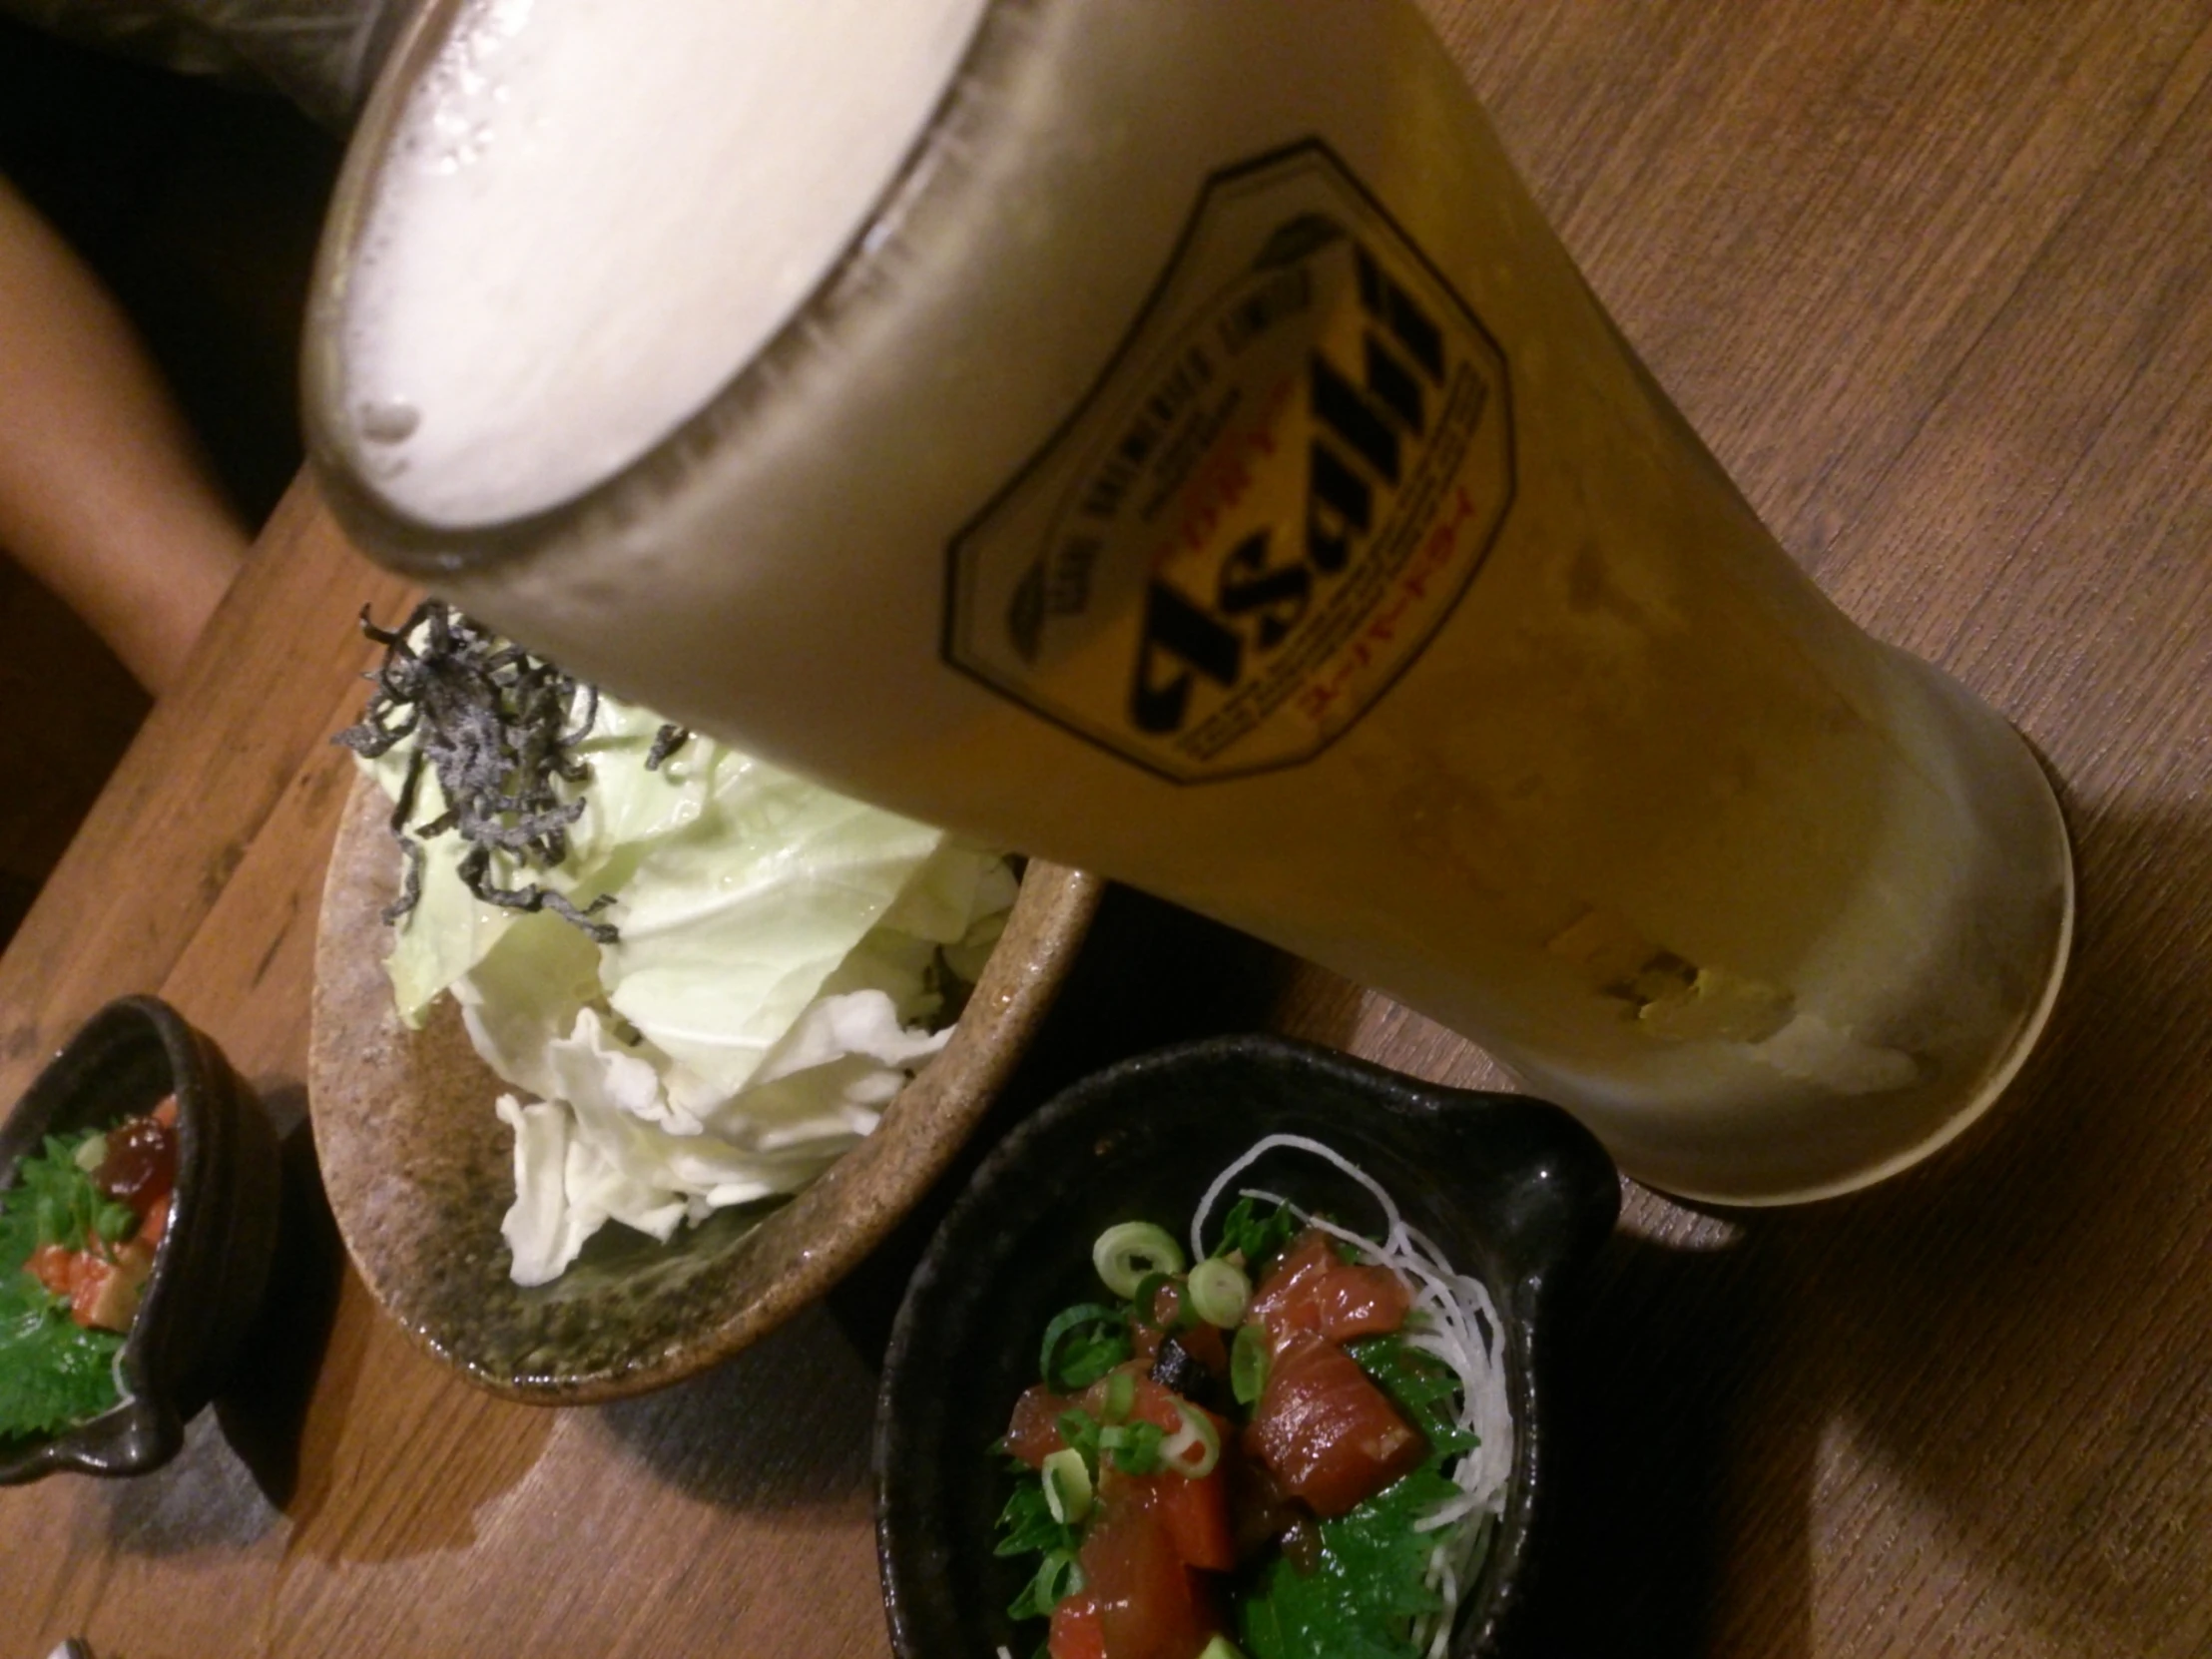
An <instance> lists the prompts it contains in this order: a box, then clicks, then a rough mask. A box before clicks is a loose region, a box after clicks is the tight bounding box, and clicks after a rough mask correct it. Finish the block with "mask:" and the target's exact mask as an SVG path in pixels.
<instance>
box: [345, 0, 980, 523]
mask: <svg viewBox="0 0 2212 1659" xmlns="http://www.w3.org/2000/svg"><path fill="white" fill-rule="evenodd" d="M984 5H985V0H895V3H893V4H886V3H885V0H662V3H660V4H656V5H652V6H640V5H638V4H636V3H635V0H470V3H469V4H468V5H467V6H465V7H464V8H463V10H462V12H461V14H460V17H459V19H458V21H457V23H456V25H455V27H454V28H453V30H452V33H451V34H450V35H449V37H448V39H447V41H446V43H445V45H444V47H443V48H442V50H441V51H440V53H439V55H438V58H437V60H436V61H435V63H434V64H433V66H432V68H431V70H430V72H429V73H428V74H427V75H426V76H425V77H424V78H423V79H422V81H421V82H420V83H419V85H418V86H417V88H416V90H415V92H414V93H413V95H412V97H411V99H410V102H409V104H408V107H407V109H406V111H405V113H404V115H403V118H402V120H401V122H400V125H399V129H398V132H397V134H396V137H395V141H394V144H393V147H392V151H391V154H390V156H389V158H388V160H387V162H386V165H385V168H384V171H383V175H382V178H381V181H380V184H379V186H378V189H377V192H376V197H375V200H374V202H373V203H372V204H371V206H370V209H369V212H368V214H367V218H366V222H365V225H364V228H363V234H362V237H361V239H360V242H359V245H358V254H357V258H356V263H355V268H354V270H353V272H352V273H351V275H350V277H349V281H348V286H347V290H346V299H345V314H344V321H343V326H342V332H341V349H342V356H343V362H342V370H341V372H342V384H343V387H344V397H345V409H346V415H347V418H348V419H349V420H350V421H351V422H352V424H353V428H354V432H355V435H356V438H357V439H358V440H359V443H360V451H361V453H362V454H363V456H364V457H365V459H366V464H367V465H368V467H369V469H370V471H371V473H372V475H373V476H374V477H375V478H376V479H377V481H378V483H379V485H380V486H381V488H382V489H383V490H384V491H385V492H386V493H387V494H388V495H389V496H390V498H391V499H392V500H393V501H394V502H395V503H396V504H397V505H399V506H400V507H402V508H403V509H405V510H407V511H409V512H411V513H413V514H415V515H416V516H418V517H420V518H423V519H426V520H428V521H430V522H431V523H434V524H440V525H447V526H454V525H465V524H482V523H489V522H495V521H498V520H502V519H507V518H512V517H515V516H517V515H519V514H523V513H528V512H533V511H536V510H539V509H542V508H546V507H550V506H553V505H556V504H558V503H559V502H561V501H564V500H567V499H569V498H571V497H573V496H574V495H576V494H577V493H578V492H580V491H581V490H583V489H585V488H588V487H589V486H591V485H593V484H595V483H598V482H600V481H601V480H603V479H605V478H607V477H608V476H610V475H611V474H613V473H615V472H616V471H619V470H620V469H621V468H622V467H623V466H625V465H626V464H628V463H629V462H630V461H632V460H634V459H636V458H637V456H639V455H640V454H642V453H643V452H644V451H645V450H646V449H648V448H649V447H651V445H652V444H653V443H654V442H655V441H656V440H657V439H659V438H660V437H662V436H664V435H665V434H666V433H668V432H669V431H671V430H672V429H673V428H675V427H676V426H677V425H679V424H680V423H681V422H682V421H683V420H684V419H685V417H687V416H688V415H690V414H692V413H693V412H694V411H696V410H697V409H698V408H700V407H701V406H702V405H703V404H704V403H706V402H707V401H708V399H709V398H711V397H712V396H713V394H714V393H715V392H716V391H717V390H718V389H719V388H720V387H721V386H723V385H724V384H725V383H726V382H727V381H728V380H729V379H730V378H731V377H732V375H733V374H735V373H736V372H737V370H738V369H739V368H740V367H742V366H743V365H744V364H745V363H746V362H747V361H748V360H749V359H750V358H751V357H752V356H753V354H754V353H755V352H756V351H758V350H759V349H760V348H761V346H762V345H763V344H764V343H765V342H766V341H767V340H768V338H769V336H770V335H771V334H773V333H774V332H775V331H776V329H777V328H778V327H779V326H780V325H781V324H782V323H783V322H784V321H785V320H786V319H787V318H788V317H789V316H790V315H791V314H792V312H793V311H794V310H795V308H797V306H798V305H799V304H800V303H801V301H802V300H804V299H805V297H806V296H807V294H808V293H809V292H810V291H811V290H812V289H813V288H814V286H815V285H816V284H817V283H818V282H819V281H820V280H821V278H822V277H823V276H824V274H825V273H826V272H827V271H828V269H829V268H830V265H831V264H832V263H833V261H834V260H835V259H836V257H837V255H838V254H839V253H840V252H841V251H842V249H843V248H844V246H845V245H846V244H847V243H848V242H849V241H850V240H851V239H852V237H853V236H854V235H855V234H856V233H857V231H858V230H859V228H860V226H861V224H862V222H863V220H864V219H865V217H866V215H867V213H868V210H869V209H870V208H871V207H872V206H873V205H874V203H875V202H876V201H877V200H878V199H879V198H880V196H881V195H882V193H883V191H884V190H885V188H886V187H887V186H888V185H889V183H890V181H891V179H892V178H893V177H894V175H895V174H896V172H897V170H898V167H899V165H900V163H901V162H902V161H903V160H904V158H905V156H906V155H907V153H908V151H909V150H910V148H911V147H912V145H913V143H914V142H915V139H916V137H917V135H918V134H919V132H920V131H921V129H922V126H923V124H924V123H925V122H926V121H927V119H928V117H929V114H930V112H931V110H932V109H933V108H934V107H935V105H936V103H937V101H938V99H939V97H940V96H941V95H942V93H943V90H944V87H945V85H946V83H947V81H948V80H949V79H950V77H951V75H952V73H953V72H954V70H955V68H956V67H957V65H958V62H959V59H960V56H961V53H962V51H963V49H964V48H965V47H966V45H967V43H968V40H969V38H970V37H971V35H972V34H973V32H974V29H975V26H976V23H977V21H978V19H979V17H980V15H981V13H982V11H983V7H984Z"/></svg>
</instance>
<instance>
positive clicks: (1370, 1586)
mask: <svg viewBox="0 0 2212 1659" xmlns="http://www.w3.org/2000/svg"><path fill="white" fill-rule="evenodd" d="M1458 1490H1459V1489H1458V1487H1456V1486H1454V1485H1453V1484H1452V1483H1451V1482H1450V1481H1449V1480H1447V1479H1445V1478H1444V1476H1443V1474H1442V1473H1441V1472H1440V1470H1439V1468H1438V1466H1437V1460H1436V1459H1435V1458H1434V1457H1433V1456H1432V1457H1431V1458H1430V1460H1429V1461H1428V1462H1426V1463H1424V1464H1422V1465H1421V1466H1420V1467H1419V1468H1417V1469H1415V1470H1414V1471H1413V1472H1412V1473H1410V1474H1408V1475H1405V1476H1404V1477H1402V1478H1401V1479H1399V1480H1397V1481H1394V1482H1393V1483H1391V1484H1390V1485H1388V1486H1386V1487H1384V1488H1383V1490H1382V1491H1380V1492H1378V1493H1377V1494H1376V1495H1375V1496H1374V1497H1371V1498H1369V1499H1368V1501H1367V1502H1365V1503H1363V1504H1361V1505H1360V1507H1359V1508H1357V1509H1355V1510H1353V1511H1352V1512H1351V1513H1350V1514H1349V1515H1340V1516H1339V1517H1337V1518H1336V1519H1335V1520H1325V1521H1323V1522H1322V1523H1321V1556H1320V1560H1319V1562H1318V1563H1317V1564H1316V1565H1315V1567H1314V1570H1313V1571H1312V1572H1310V1573H1302V1572H1300V1571H1299V1570H1298V1568H1297V1567H1295V1566H1293V1565H1292V1564H1291V1562H1289V1561H1288V1560H1284V1559H1278V1560H1276V1561H1275V1562H1273V1563H1272V1564H1271V1565H1270V1566H1269V1568H1268V1570H1267V1573H1266V1576H1265V1578H1264V1579H1263V1581H1262V1583H1261V1585H1260V1587H1259V1589H1258V1590H1256V1591H1255V1592H1254V1593H1253V1594H1252V1595H1250V1596H1248V1597H1246V1598H1245V1600H1244V1602H1243V1604H1242V1606H1241V1607H1240V1608H1239V1610H1238V1633H1239V1635H1240V1636H1241V1638H1242V1640H1243V1644H1244V1649H1245V1652H1246V1653H1247V1654H1248V1655H1250V1659H1418V1654H1417V1652H1416V1650H1415V1649H1414V1647H1413V1645H1412V1642H1411V1641H1410V1639H1409V1637H1408V1634H1407V1632H1408V1629H1409V1627H1410V1625H1411V1622H1412V1620H1413V1619H1414V1618H1415V1617H1417V1616H1418V1615H1420V1614H1422V1613H1426V1612H1431V1611H1433V1610H1434V1609H1435V1608H1436V1607H1437V1606H1439V1605H1440V1602H1439V1601H1438V1598H1437V1596H1436V1594H1435V1592H1434V1591H1432V1590H1430V1589H1429V1588H1427V1586H1426V1585H1425V1584H1424V1583H1423V1582H1422V1575H1423V1574H1424V1573H1425V1572H1426V1570H1427V1566H1428V1557H1429V1552H1430V1551H1431V1550H1432V1549H1433V1548H1434V1547H1435V1544H1436V1541H1437V1535H1436V1534H1435V1533H1434V1532H1422V1531H1417V1530H1415V1527H1416V1525H1417V1523H1418V1522H1419V1520H1420V1519H1421V1517H1422V1516H1424V1515H1427V1514H1430V1513H1433V1512H1434V1510H1435V1509H1436V1508H1437V1507H1438V1506H1439V1505H1440V1504H1443V1503H1445V1502H1447V1501H1449V1500H1450V1499H1451V1498H1453V1497H1455V1496H1456V1495H1457V1494H1458Z"/></svg>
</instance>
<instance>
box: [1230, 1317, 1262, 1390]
mask: <svg viewBox="0 0 2212 1659" xmlns="http://www.w3.org/2000/svg"><path fill="white" fill-rule="evenodd" d="M1267 1385H1268V1334H1267V1331H1266V1329H1265V1328H1264V1327H1262V1326H1257V1325H1240V1326H1239V1327H1237V1336H1236V1340H1235V1341H1234V1342H1232V1343H1231V1344H1230V1345H1229V1391H1230V1392H1231V1393H1232V1394H1234V1395H1235V1396H1236V1399H1237V1403H1238V1404H1239V1405H1251V1404H1254V1403H1255V1402H1257V1401H1258V1399H1259V1397H1260V1395H1261V1394H1262V1393H1264V1392H1266V1391H1267Z"/></svg>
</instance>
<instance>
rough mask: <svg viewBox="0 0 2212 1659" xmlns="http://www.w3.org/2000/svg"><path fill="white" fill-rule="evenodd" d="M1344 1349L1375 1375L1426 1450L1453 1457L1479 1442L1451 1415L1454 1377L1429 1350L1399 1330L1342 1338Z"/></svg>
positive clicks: (1456, 1391) (1456, 1395) (1456, 1383)
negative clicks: (1422, 1439) (1358, 1339)
mask: <svg viewBox="0 0 2212 1659" xmlns="http://www.w3.org/2000/svg"><path fill="white" fill-rule="evenodd" d="M1345 1352H1346V1353H1348V1354H1350V1355H1351V1356H1352V1357H1353V1359H1355V1360H1357V1361H1359V1363H1360V1369H1361V1370H1362V1371H1364V1372H1366V1373H1367V1374H1368V1375H1369V1376H1370V1377H1372V1378H1374V1379H1375V1381H1376V1383H1377V1385H1378V1386H1379V1387H1381V1388H1382V1390H1383V1392H1384V1393H1386V1394H1388V1395H1389V1396H1390V1398H1391V1400H1392V1401H1393V1402H1394V1403H1395V1404H1396V1406H1397V1408H1398V1409H1399V1410H1400V1411H1403V1412H1404V1413H1405V1419H1406V1420H1407V1421H1408V1422H1410V1423H1411V1424H1412V1425H1413V1426H1414V1427H1415V1428H1417V1429H1419V1430H1420V1431H1421V1433H1422V1434H1423V1435H1424V1436H1425V1437H1426V1438H1427V1441H1428V1450H1429V1453H1430V1455H1431V1456H1435V1457H1440V1458H1450V1457H1456V1456H1457V1455H1458V1454H1459V1453H1461V1452H1463V1451H1472V1450H1473V1449H1474V1448H1475V1446H1476V1445H1478V1444H1480V1443H1481V1442H1480V1439H1479V1437H1478V1436H1477V1435H1475V1434H1473V1433H1472V1432H1470V1431H1468V1430H1466V1429H1463V1428H1461V1427H1459V1426H1458V1424H1457V1423H1456V1422H1455V1421H1454V1420H1453V1419H1454V1416H1455V1413H1456V1408H1457V1402H1458V1398H1459V1380H1458V1378H1456V1377H1455V1376H1453V1375H1452V1371H1451V1368H1450V1367H1449V1366H1447V1365H1445V1364H1444V1363H1443V1362H1442V1361H1441V1360H1439V1359H1437V1358H1436V1357H1435V1356H1434V1355H1432V1354H1427V1353H1423V1352H1422V1351H1421V1350H1420V1349H1417V1348H1415V1347H1413V1346H1412V1345H1411V1344H1410V1343H1408V1342H1406V1341H1405V1339H1404V1338H1403V1337H1400V1336H1389V1337H1369V1338H1367V1339H1366V1340H1364V1341H1361V1342H1356V1343H1348V1344H1347V1345H1346V1347H1345Z"/></svg>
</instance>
